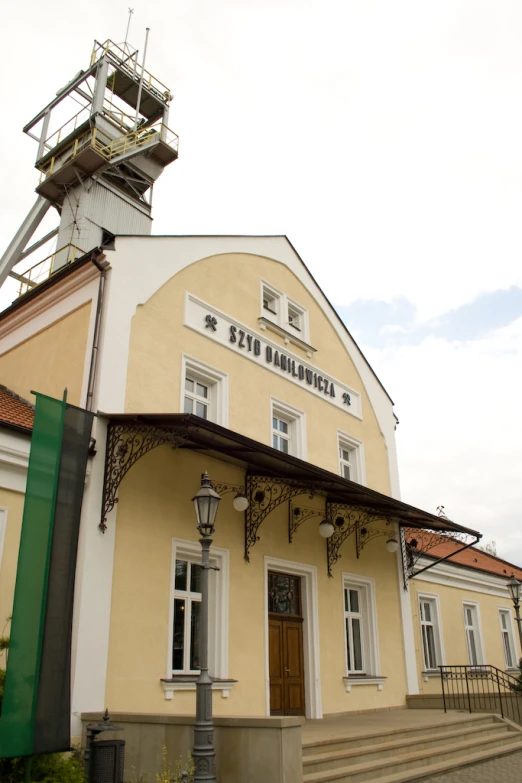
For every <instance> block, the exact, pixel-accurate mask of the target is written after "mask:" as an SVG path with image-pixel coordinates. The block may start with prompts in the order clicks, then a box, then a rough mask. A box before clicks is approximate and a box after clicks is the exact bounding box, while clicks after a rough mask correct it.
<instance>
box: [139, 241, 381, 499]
mask: <svg viewBox="0 0 522 783" xmlns="http://www.w3.org/2000/svg"><path fill="white" fill-rule="evenodd" d="M262 279H263V280H265V281H266V282H268V283H270V284H271V285H273V286H275V287H276V288H278V289H279V290H280V291H282V292H284V293H285V294H286V295H287V296H289V297H290V298H291V299H293V300H295V301H296V302H298V303H299V304H300V305H301V306H303V307H305V308H306V309H307V310H308V317H309V322H310V342H311V344H312V345H313V347H314V348H316V349H317V352H316V353H315V354H314V355H313V357H312V358H311V359H310V358H308V357H307V356H306V352H305V351H304V350H303V349H301V348H298V347H296V346H294V345H289V346H288V349H290V350H291V352H292V353H294V354H296V355H298V356H300V357H302V358H303V360H305V361H307V362H309V363H312V364H315V365H316V366H317V367H318V368H319V370H322V371H324V372H325V373H327V374H330V375H332V376H333V377H334V378H337V379H338V380H339V381H341V382H343V383H345V384H346V385H348V386H350V387H352V388H353V389H355V390H356V391H358V392H359V393H360V394H361V397H362V410H363V421H360V420H359V419H357V418H355V417H353V416H351V415H350V414H348V413H346V412H344V411H342V410H340V409H339V408H337V407H335V406H334V405H332V404H330V403H329V402H327V401H323V400H321V399H319V398H317V397H315V396H314V395H313V394H311V393H310V392H308V391H306V389H305V388H300V387H298V386H296V385H295V384H293V383H291V382H290V381H288V380H286V379H285V378H284V377H280V376H278V375H277V374H275V373H273V372H270V371H269V370H268V369H266V368H264V367H261V366H257V365H255V364H254V363H253V362H250V361H249V360H248V359H246V358H245V357H244V356H242V355H238V354H236V353H234V352H233V351H231V350H229V349H227V348H225V347H224V346H222V345H219V344H217V343H216V342H215V341H213V340H211V339H209V338H207V337H205V336H203V335H201V334H197V333H195V332H194V331H192V330H191V329H188V328H187V327H184V326H183V319H184V307H185V292H186V291H189V292H190V293H191V294H193V295H195V296H197V297H199V298H201V299H202V300H204V301H205V302H208V303H209V304H211V305H214V306H215V307H216V308H218V309H220V310H221V311H223V312H224V313H226V314H227V315H230V316H232V317H233V318H236V319H237V320H238V321H240V322H241V323H242V324H244V325H245V326H246V327H248V328H249V329H251V330H252V331H255V332H258V333H259V332H260V330H259V322H258V318H259V316H260V315H261V312H260V296H261V280H262ZM265 334H266V336H267V337H268V338H269V339H270V340H272V341H274V342H276V343H279V344H280V345H281V347H282V349H283V350H285V345H284V341H283V338H282V337H280V336H278V335H276V334H274V333H273V332H266V333H265ZM288 349H286V350H288ZM182 353H186V354H188V355H189V356H190V357H191V358H195V359H198V360H200V361H202V362H204V363H205V364H209V365H211V366H213V367H215V368H217V369H219V370H221V371H223V372H225V373H228V374H229V378H230V381H229V383H230V403H229V428H230V429H231V430H234V431H236V432H240V433H242V434H244V435H248V436H249V437H251V438H253V439H255V440H258V441H260V442H261V443H266V444H269V443H270V442H269V437H270V397H271V396H273V397H275V398H276V399H278V400H281V401H282V402H286V403H288V404H290V405H293V406H294V407H296V408H298V409H300V410H303V411H305V413H306V429H307V446H308V448H307V460H308V461H309V462H312V463H314V464H316V465H320V466H321V467H323V468H326V469H327V470H331V471H333V472H335V473H337V472H338V451H337V430H338V429H340V430H343V431H344V432H347V433H348V434H349V435H352V436H353V437H355V438H357V439H359V440H361V441H363V442H364V451H365V464H366V479H367V484H368V486H370V487H372V488H373V489H377V490H379V491H381V492H384V493H387V494H389V492H390V483H389V475H388V462H387V452H386V446H385V443H384V438H383V436H382V433H381V431H380V428H379V425H378V423H377V420H376V417H375V414H374V412H373V409H372V407H371V405H370V402H369V399H368V396H367V394H366V392H365V389H364V387H363V384H362V382H361V379H360V377H359V375H358V373H357V371H356V369H355V366H354V364H353V362H352V360H351V358H350V356H349V355H348V353H347V351H346V350H345V348H344V346H343V344H342V343H341V341H340V339H339V337H338V336H337V333H336V332H335V330H334V329H333V327H332V326H331V325H330V323H329V321H328V320H327V318H326V316H325V315H324V313H323V311H322V309H321V308H320V307H319V305H318V304H317V302H316V301H315V299H313V297H311V296H310V294H309V293H308V291H307V290H306V288H305V287H304V285H303V284H302V283H301V282H300V281H299V280H298V279H297V278H296V276H295V275H294V274H293V273H292V272H291V271H290V270H289V269H288V268H287V267H286V266H284V265H283V264H280V263H279V262H276V261H274V260H271V259H268V258H263V257H260V256H256V257H254V256H249V255H242V254H239V253H238V254H228V255H220V256H212V257H210V258H206V259H204V260H202V261H198V262H197V263H195V264H192V265H191V266H189V267H186V268H185V269H183V270H182V271H181V272H179V273H178V274H177V275H175V276H174V277H172V278H171V279H170V280H169V281H168V282H167V283H166V284H165V285H164V286H163V287H162V288H161V289H160V290H159V291H157V292H156V293H155V294H154V295H153V296H152V297H151V298H150V299H149V300H148V301H147V302H146V303H145V304H144V305H141V306H140V307H138V309H137V312H136V314H135V316H134V319H133V324H132V331H131V341H130V352H129V365H128V374H127V394H126V406H125V409H126V412H135V411H149V412H158V413H168V412H178V411H179V408H180V397H181V391H180V383H181V365H182Z"/></svg>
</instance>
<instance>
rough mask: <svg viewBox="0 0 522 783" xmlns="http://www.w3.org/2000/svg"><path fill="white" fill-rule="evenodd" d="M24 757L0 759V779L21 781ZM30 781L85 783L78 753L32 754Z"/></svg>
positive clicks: (18, 782)
mask: <svg viewBox="0 0 522 783" xmlns="http://www.w3.org/2000/svg"><path fill="white" fill-rule="evenodd" d="M24 771H25V758H15V759H0V781H1V782H2V783H23V779H24ZM31 783H85V777H84V774H83V761H82V759H81V757H80V754H79V753H77V752H73V753H72V754H68V753H49V754H45V755H41V756H33V759H32V764H31Z"/></svg>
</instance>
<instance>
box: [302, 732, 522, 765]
mask: <svg viewBox="0 0 522 783" xmlns="http://www.w3.org/2000/svg"><path fill="white" fill-rule="evenodd" d="M510 728H511V727H510V726H508V725H507V724H506V723H504V724H502V723H499V724H498V729H497V728H496V727H495V729H493V731H492V732H491V734H494V735H495V736H497V735H498V736H501V735H502V736H503V735H505V734H509V733H511V731H510ZM489 730H490V727H489V725H486V726H475V727H473V728H468V729H467V730H466V732H465V733H466V734H470V733H471V732H473V734H475V735H476V734H480V733H482V732H485V731H489ZM462 733H463V732H460V731H452V732H445V733H444V734H435V735H432V734H431V735H430V734H423V735H421V736H420V737H416V738H415V742H416V743H419V744H420V743H421V742H437V741H440V740H446V739H452V738H453V737H457V736H459V734H462ZM512 733H513V734H515V732H512ZM475 739H476V738H475ZM343 741H344V740H339V742H343ZM409 745H411V739H401V740H394V741H392V742H383V743H382V744H381V745H374V746H372V745H361V746H360V747H358V748H353V749H346V750H338V751H335V750H332V751H329V752H326V753H315V754H313V755H312V754H311V755H309V756H303V764H311V763H317V762H318V761H323V760H324V761H326V760H327V759H331V758H336V757H339V758H342V757H349V756H361V755H365V754H366V753H371V752H372V751H376V752H380V751H381V750H393V749H394V748H401V747H407V746H409ZM450 745H451V743H450ZM442 747H444V746H442ZM425 750H428V748H425Z"/></svg>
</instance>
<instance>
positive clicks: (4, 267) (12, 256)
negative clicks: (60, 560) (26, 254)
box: [0, 196, 51, 286]
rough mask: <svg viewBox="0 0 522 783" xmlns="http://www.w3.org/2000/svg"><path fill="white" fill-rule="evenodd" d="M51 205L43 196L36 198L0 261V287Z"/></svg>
mask: <svg viewBox="0 0 522 783" xmlns="http://www.w3.org/2000/svg"><path fill="white" fill-rule="evenodd" d="M50 206H51V203H50V202H49V201H47V199H46V198H43V196H38V198H37V199H36V201H35V203H34V204H33V206H32V207H31V210H30V211H29V214H28V215H27V217H26V218H25V220H24V222H23V223H22V225H21V226H20V228H19V229H18V231H17V232H16V234H15V235H14V237H13V239H12V240H11V243H10V244H9V247H8V248H7V250H6V251H5V253H4V254H3V256H2V258H1V259H0V286H1V285H3V283H4V280H5V279H6V277H7V276H8V275H9V272H10V271H11V269H12V268H13V267H14V266H16V264H17V263H18V262H19V261H20V257H21V255H22V253H23V251H24V248H25V246H26V245H27V243H28V242H29V240H30V239H31V237H32V236H33V234H34V232H35V231H36V229H37V228H38V226H39V225H40V223H41V222H42V220H43V218H44V216H45V214H46V212H47V210H48V209H49V207H50Z"/></svg>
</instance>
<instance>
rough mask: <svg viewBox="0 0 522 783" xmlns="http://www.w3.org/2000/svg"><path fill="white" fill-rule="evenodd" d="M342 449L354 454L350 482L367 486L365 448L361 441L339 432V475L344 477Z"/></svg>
mask: <svg viewBox="0 0 522 783" xmlns="http://www.w3.org/2000/svg"><path fill="white" fill-rule="evenodd" d="M341 449H345V450H348V451H350V452H352V455H353V459H352V460H351V469H350V481H356V482H357V484H363V485H365V484H366V470H365V464H364V446H363V444H362V442H361V441H360V440H357V438H354V437H352V436H351V435H348V433H347V432H342V431H341V430H337V462H338V469H339V475H340V476H343V475H344V474H343V469H342V466H343V464H344V462H343V460H342V459H341Z"/></svg>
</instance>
